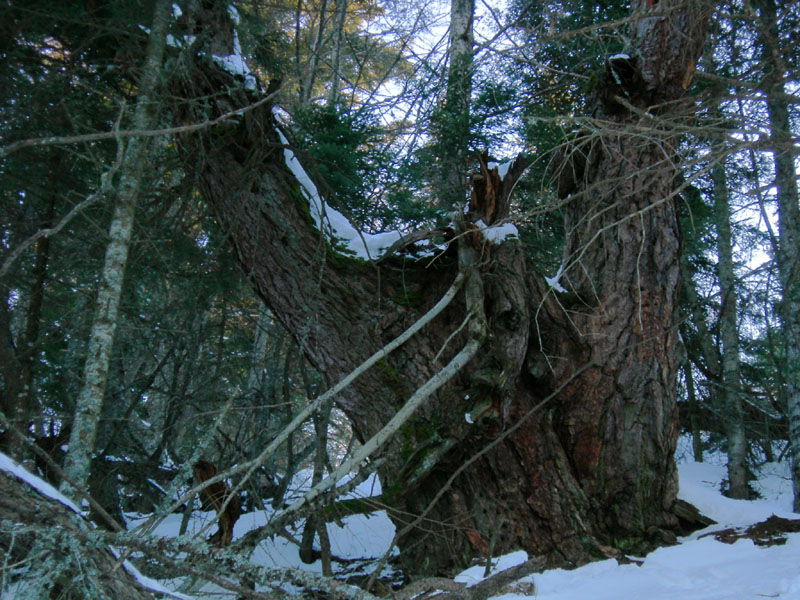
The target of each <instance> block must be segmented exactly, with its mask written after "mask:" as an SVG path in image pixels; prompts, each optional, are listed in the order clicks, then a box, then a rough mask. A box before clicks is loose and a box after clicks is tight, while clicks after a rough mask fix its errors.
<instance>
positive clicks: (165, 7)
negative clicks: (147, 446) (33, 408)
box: [64, 0, 170, 487]
mask: <svg viewBox="0 0 800 600" xmlns="http://www.w3.org/2000/svg"><path fill="white" fill-rule="evenodd" d="M169 18H170V2H169V1H168V0H158V1H157V2H156V4H155V7H154V9H153V26H152V29H151V33H150V37H149V40H148V44H147V50H146V56H145V61H144V68H143V70H142V79H141V81H140V83H139V97H138V99H137V101H136V108H135V111H134V117H133V128H134V129H137V130H140V131H146V130H149V129H152V128H153V127H154V125H155V123H156V116H155V111H154V106H155V104H156V98H155V90H156V86H157V84H158V79H159V75H160V73H161V66H162V63H163V58H164V47H165V40H166V33H167V25H168V24H169ZM149 147H150V140H149V138H138V137H134V138H131V140H130V142H128V147H127V148H126V150H125V158H124V160H123V164H122V168H121V169H120V182H119V189H118V192H117V195H116V203H115V205H114V214H113V216H112V219H111V224H110V226H109V231H108V237H109V242H108V246H107V247H106V254H105V259H104V263H103V270H102V274H101V277H100V285H99V289H98V292H97V304H96V306H95V315H94V320H93V324H92V329H91V332H90V334H89V350H88V354H87V356H86V363H85V365H84V371H83V386H82V388H81V391H80V393H79V395H78V399H77V402H76V407H75V414H74V417H73V423H72V432H71V434H70V440H69V450H68V451H67V456H66V460H65V464H64V471H65V473H66V474H67V476H68V477H69V478H70V479H72V480H73V481H74V482H75V484H76V485H78V486H80V487H85V486H86V484H87V481H88V478H89V464H90V462H91V456H92V452H93V450H94V445H95V440H96V438H97V426H98V422H99V419H100V414H101V411H102V408H103V398H104V396H105V391H106V383H107V380H108V368H109V364H110V361H111V351H112V349H113V345H114V333H115V331H116V328H117V320H118V319H117V316H118V312H119V301H120V296H121V294H122V285H123V281H124V279H125V267H126V264H127V262H128V250H129V247H130V242H131V236H132V233H133V223H134V215H135V213H136V203H137V200H138V197H139V186H140V184H141V180H142V173H143V170H144V165H145V161H146V158H147V154H148V148H149Z"/></svg>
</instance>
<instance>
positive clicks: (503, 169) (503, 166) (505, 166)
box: [486, 160, 514, 181]
mask: <svg viewBox="0 0 800 600" xmlns="http://www.w3.org/2000/svg"><path fill="white" fill-rule="evenodd" d="M513 162H514V161H513V160H507V161H506V162H504V163H496V162H490V163H487V164H486V168H487V169H489V170H492V169H497V175H498V177H500V181H503V178H504V177H505V176H506V175H507V174H508V170H509V169H510V168H511V164H512V163H513Z"/></svg>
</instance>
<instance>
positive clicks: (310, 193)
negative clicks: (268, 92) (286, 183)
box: [275, 127, 403, 260]
mask: <svg viewBox="0 0 800 600" xmlns="http://www.w3.org/2000/svg"><path fill="white" fill-rule="evenodd" d="M275 130H276V131H277V132H278V137H279V138H280V141H281V144H283V145H284V150H283V155H284V159H285V160H286V166H287V167H289V170H290V171H291V172H292V174H293V175H294V176H295V179H297V182H298V183H299V184H300V189H301V191H302V193H303V196H305V198H306V200H308V207H309V209H310V210H311V216H312V218H313V219H314V223H315V224H316V226H317V228H318V229H319V230H320V231H322V232H323V233H324V234H325V236H326V237H327V238H328V240H330V241H331V243H332V244H338V245H343V246H344V248H345V251H346V252H347V253H349V254H353V255H355V256H356V257H357V258H361V259H363V260H375V259H377V258H380V256H381V255H382V254H383V253H384V252H385V251H386V250H387V249H388V248H389V247H391V246H392V245H394V244H395V243H396V242H398V241H400V240H402V238H403V235H402V234H401V233H400V232H399V231H387V232H385V233H362V232H360V231H358V230H357V229H356V228H355V227H353V225H352V223H350V221H349V220H348V219H347V217H345V216H344V215H343V214H342V213H340V212H339V211H338V210H336V209H334V208H332V207H330V206H328V205H327V204H325V201H324V200H323V199H322V196H321V195H320V193H319V191H318V190H317V186H316V185H314V182H313V181H312V180H311V177H309V176H308V173H306V171H305V169H303V166H302V165H301V164H300V161H299V160H298V159H297V157H296V156H295V154H294V152H292V150H291V149H290V148H289V140H287V139H286V136H285V135H283V132H281V130H280V129H279V128H277V127H276V128H275Z"/></svg>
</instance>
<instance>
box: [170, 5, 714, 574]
mask: <svg viewBox="0 0 800 600" xmlns="http://www.w3.org/2000/svg"><path fill="white" fill-rule="evenodd" d="M635 4H636V6H637V13H641V15H642V17H643V18H642V19H641V20H639V21H637V22H636V23H635V24H634V29H635V31H634V35H633V38H634V40H635V43H636V44H637V46H638V48H639V49H640V51H641V58H639V59H617V63H616V67H617V68H618V69H620V70H625V71H626V73H627V74H628V76H626V77H625V78H624V79H623V83H622V84H619V83H617V81H618V80H620V77H618V76H617V77H615V76H614V74H613V73H611V72H610V71H609V72H608V73H607V77H606V78H605V79H604V80H603V81H602V82H601V86H600V87H601V91H602V92H604V93H601V94H600V95H598V98H597V101H596V105H597V106H596V111H595V112H596V114H600V115H601V116H603V118H604V119H605V121H604V123H605V125H606V129H605V130H603V133H602V134H601V135H598V136H596V137H594V138H593V139H591V140H585V142H581V143H580V145H579V146H578V147H577V150H576V151H575V152H571V151H566V152H564V153H563V155H564V157H565V161H566V162H565V165H564V168H563V169H562V172H564V173H566V172H569V173H570V174H572V177H571V178H569V179H571V180H570V181H569V182H566V181H564V182H562V183H565V185H566V188H569V193H571V194H572V197H571V199H570V201H569V203H568V210H567V213H568V214H567V233H568V243H567V248H566V255H565V261H566V269H565V272H564V279H563V280H562V283H563V285H565V286H566V287H568V288H570V289H569V290H568V292H567V293H566V294H561V295H559V296H558V297H556V294H555V291H554V290H553V289H552V288H548V287H547V286H546V284H545V282H544V280H543V279H542V278H541V277H540V276H538V275H537V274H536V273H535V271H534V269H533V267H532V265H531V264H530V261H529V259H528V258H527V256H526V255H525V253H524V249H523V248H522V247H521V246H520V244H519V243H518V242H515V241H506V242H505V243H502V244H500V245H489V244H485V243H484V245H483V246H482V247H480V251H481V252H483V258H484V262H483V264H484V266H483V267H482V278H483V281H484V297H483V301H484V304H485V312H486V317H487V321H488V328H489V335H488V336H487V338H486V341H485V342H484V343H483V346H482V348H481V350H480V352H479V354H478V356H477V357H476V358H475V359H474V360H472V361H471V362H470V363H469V365H468V366H467V368H465V369H463V370H462V371H461V372H460V373H459V374H458V375H457V376H456V377H454V378H453V379H452V380H451V381H450V382H449V383H448V384H447V385H445V386H444V387H442V388H441V389H440V390H439V391H438V392H436V393H435V394H434V396H433V397H431V398H430V399H429V401H428V402H427V403H425V404H424V405H423V406H422V407H421V408H420V409H419V410H418V412H417V413H416V414H415V415H414V417H413V419H412V420H411V421H410V422H409V423H407V424H406V425H405V426H404V427H403V428H402V429H401V431H400V433H399V435H398V436H396V438H395V439H394V440H393V441H392V442H391V443H390V444H389V446H388V447H387V448H385V449H384V451H383V457H384V459H385V462H384V463H383V467H382V472H381V475H382V477H383V480H384V492H385V499H388V500H389V501H390V502H391V504H392V506H393V507H395V508H396V509H397V512H396V513H394V512H393V513H392V516H393V518H394V519H395V521H396V523H397V524H398V525H399V526H400V527H402V526H403V525H404V524H406V523H407V522H408V519H409V517H408V515H420V514H422V513H425V519H424V521H423V522H422V523H421V524H420V526H419V527H415V528H413V529H411V531H410V532H409V533H407V534H406V535H405V536H404V537H403V538H402V539H400V542H399V543H400V546H401V549H402V550H404V552H403V553H402V555H401V556H402V558H403V560H405V564H406V566H407V567H408V570H409V571H410V572H411V573H415V574H422V573H443V572H447V571H448V570H449V569H451V568H452V567H454V566H456V565H460V564H463V563H464V562H465V561H466V560H467V559H468V558H470V557H474V556H476V555H482V554H485V553H486V552H487V550H488V548H489V545H490V542H493V544H494V548H495V552H499V551H502V550H506V549H510V548H524V549H526V550H528V551H529V552H530V553H533V554H537V555H547V556H549V557H550V558H551V559H552V561H553V562H554V563H563V562H572V563H578V562H583V561H585V560H588V559H590V558H592V557H598V556H604V555H607V554H608V553H609V552H612V550H610V549H609V548H608V546H611V545H616V546H617V547H618V548H620V549H622V550H625V551H635V552H643V551H646V550H647V549H648V548H651V547H653V546H654V545H656V544H659V543H663V542H664V541H668V540H671V539H674V537H673V535H672V534H671V532H670V530H672V529H674V527H675V525H676V522H677V521H676V518H675V517H674V515H673V514H672V512H671V508H672V505H673V502H674V500H675V496H676V492H677V477H676V470H675V465H674V462H673V451H674V447H675V442H676V436H677V432H678V428H677V421H676V418H677V414H676V408H675V407H676V405H675V385H676V384H675V380H676V373H677V369H678V362H679V357H678V353H677V352H676V339H677V332H676V330H675V327H676V290H677V286H678V281H679V270H678V265H679V257H678V250H679V248H678V232H677V226H678V225H677V218H676V215H675V209H674V201H673V197H672V192H673V190H674V181H675V166H674V165H675V162H676V161H675V160H674V158H675V156H674V154H675V140H674V139H673V137H672V136H671V135H670V134H669V131H668V128H667V129H666V130H665V128H663V127H661V128H660V129H658V130H657V128H656V127H653V128H652V133H650V132H649V131H650V130H649V128H650V126H651V125H652V124H653V123H652V120H651V119H653V117H651V116H650V115H647V114H640V113H638V112H637V111H639V110H641V111H645V110H647V109H648V108H649V107H651V106H653V105H655V104H660V103H662V102H666V103H668V104H666V105H664V106H663V107H662V108H661V109H659V110H657V109H651V111H652V112H654V113H655V112H657V114H658V117H657V118H658V119H660V123H661V124H663V123H668V122H669V120H670V119H671V118H672V117H673V116H674V114H673V111H676V110H678V108H679V107H680V105H679V104H669V103H671V102H673V101H676V100H678V99H679V98H680V97H681V96H682V95H683V91H684V87H685V85H686V83H687V77H688V76H689V75H690V73H691V70H692V69H693V65H694V60H695V58H696V57H697V55H698V53H699V50H700V46H701V44H702V42H703V39H704V32H705V20H706V13H705V11H704V10H702V9H700V8H698V4H697V3H691V5H690V6H678V5H679V3H678V2H675V1H670V2H667V1H662V2H660V3H658V4H657V5H655V6H654V7H650V6H649V5H650V4H652V2H638V3H635ZM656 8H657V9H659V10H660V9H667V10H668V11H669V12H668V13H667V14H668V16H666V17H665V16H661V14H660V13H657V12H655V9H656ZM610 68H611V67H609V69H610ZM197 69H198V70H196V71H194V73H195V76H193V77H191V78H189V77H186V78H184V79H182V80H181V81H180V82H176V83H175V89H174V92H175V93H177V94H179V95H180V96H183V97H186V98H190V99H191V98H196V97H200V96H204V97H206V98H211V97H214V96H213V94H212V92H217V93H218V90H220V89H224V87H225V86H226V85H227V86H230V85H231V79H230V78H229V76H228V75H227V74H225V73H222V72H220V71H219V70H215V69H214V68H213V67H210V66H209V65H206V66H205V67H203V66H201V65H200V63H198V65H197ZM199 69H202V73H201V72H200V71H199ZM615 95H618V96H620V97H621V98H627V101H624V100H623V101H619V100H615V99H614V96H615ZM248 100H249V99H248V98H247V96H246V93H245V92H244V91H239V92H236V91H232V92H229V95H228V97H227V99H225V102H224V104H221V105H220V106H219V110H220V112H223V111H225V110H227V109H226V107H230V106H231V104H232V105H233V106H244V105H245V104H247V103H248ZM621 102H622V103H621ZM624 102H628V103H630V105H632V107H631V106H630V105H628V106H626V105H625V104H624ZM198 105H201V103H198ZM191 107H192V103H191V102H187V103H185V104H184V111H185V112H184V113H183V114H182V115H181V118H183V119H186V120H189V121H197V120H201V119H202V118H205V116H204V115H201V114H200V113H199V112H198V113H193V112H192V108H191ZM685 108H686V106H683V107H682V109H685ZM275 127H276V124H275V120H274V117H273V114H272V112H271V108H270V107H269V106H268V105H266V104H264V105H261V106H259V107H257V108H255V109H253V110H250V111H248V112H247V113H245V114H244V115H243V117H242V118H241V120H240V121H239V122H236V123H230V126H229V128H228V129H227V130H225V131H222V132H220V131H215V132H213V133H212V132H206V133H202V134H199V135H198V134H191V135H186V136H185V137H184V138H183V139H182V141H181V147H182V154H183V160H184V168H186V169H187V170H188V171H189V172H190V173H197V175H198V181H199V184H200V188H201V192H202V194H203V197H204V198H205V199H206V201H207V202H208V203H209V205H210V207H211V208H212V209H213V210H214V212H215V214H216V216H217V218H218V220H219V221H220V223H221V225H222V226H223V228H224V229H225V230H226V231H228V232H229V233H230V239H231V241H232V244H233V247H234V249H235V252H236V255H237V258H238V260H239V262H240V264H241V267H242V269H243V270H244V272H245V273H246V274H247V276H248V277H249V278H250V280H251V282H252V284H253V286H254V287H255V289H256V290H257V292H258V293H259V295H260V296H261V297H262V298H263V299H264V301H265V302H266V303H267V304H268V305H269V306H270V308H271V309H272V310H273V311H274V313H275V314H276V315H277V316H278V318H279V319H280V320H281V321H282V322H283V324H284V325H285V326H286V327H287V328H288V329H289V330H290V331H292V332H293V333H294V335H295V336H296V338H297V339H298V341H299V343H300V344H301V345H302V348H303V349H304V351H305V353H306V354H307V356H308V357H309V359H310V360H311V362H312V363H313V364H314V366H315V367H316V368H317V369H319V370H320V372H321V373H323V375H324V376H325V377H326V378H327V380H328V381H329V382H335V381H337V380H339V379H341V378H342V377H343V376H344V375H346V374H347V373H348V372H349V371H350V370H351V369H353V367H355V366H356V365H357V364H359V363H360V362H361V361H362V360H363V359H364V358H366V357H367V356H369V355H370V354H372V353H373V352H374V351H375V350H376V349H378V348H380V347H382V346H383V345H384V344H385V343H387V342H388V341H389V340H391V339H393V338H394V337H395V336H396V335H398V334H399V333H400V332H401V331H403V330H404V329H405V328H406V327H408V326H409V325H410V324H411V323H413V322H414V321H416V319H417V318H418V317H419V316H420V315H422V314H423V313H424V312H425V311H426V310H427V309H429V308H430V307H431V306H432V305H433V304H434V303H435V302H436V301H437V300H438V299H439V298H440V297H441V296H442V294H443V293H444V292H445V290H446V289H447V288H448V286H449V285H450V283H451V282H452V281H453V279H454V278H455V276H456V273H457V271H458V269H459V260H458V257H457V256H456V251H455V249H452V250H449V251H447V252H445V253H444V254H443V255H441V256H440V257H439V258H437V259H436V260H435V261H433V262H432V264H431V262H430V261H429V260H426V261H420V262H414V261H410V260H408V259H407V258H406V257H390V258H387V259H385V260H383V261H381V262H380V263H378V264H368V263H365V262H363V261H360V260H357V259H354V258H349V257H345V256H343V255H341V254H340V253H338V252H337V251H336V250H335V249H334V248H332V247H331V246H330V245H329V244H328V242H327V241H326V240H325V239H323V237H322V236H321V234H320V233H319V231H318V230H317V229H316V228H315V227H314V224H313V221H312V219H311V218H310V217H309V214H308V211H309V209H308V203H307V201H306V200H305V199H304V198H303V196H302V194H301V193H300V190H299V185H298V182H297V181H296V179H295V177H294V176H293V175H292V174H291V173H290V172H289V170H288V169H287V168H286V165H285V161H284V150H283V148H282V146H281V144H280V141H279V138H278V135H277V133H276V130H275ZM642 127H644V128H647V131H648V135H647V136H642V135H641V131H642ZM629 128H635V129H637V130H638V131H639V135H636V136H634V135H631V134H629V133H628V129H629ZM579 155H581V156H582V158H580V159H579V158H578V156H579ZM566 188H565V187H563V186H562V188H561V189H562V191H564V190H565V189H566ZM565 195H566V192H565ZM500 201H502V198H500ZM493 214H494V215H497V214H503V210H502V207H499V208H497V209H496V210H495V211H494V212H493ZM484 217H485V218H484V220H486V218H490V217H491V215H484ZM466 304H467V302H466V299H465V297H464V295H463V294H462V295H460V296H459V297H457V299H456V302H453V303H452V304H451V306H449V307H448V308H447V309H446V310H445V311H444V312H443V313H442V314H441V315H439V316H438V317H437V318H436V320H434V321H433V322H432V323H430V324H429V325H427V326H426V328H425V329H423V331H422V332H421V333H420V334H418V335H417V336H415V337H414V338H412V339H411V340H410V341H408V342H407V343H406V344H405V345H403V346H402V347H401V348H399V349H398V350H397V351H396V352H394V353H393V354H392V355H390V356H389V357H388V358H387V359H385V360H383V361H381V362H380V363H379V365H378V366H377V367H376V368H374V369H373V370H371V371H369V372H367V373H366V374H365V375H363V376H362V377H360V378H359V379H358V380H357V381H356V383H355V384H354V385H353V386H352V387H351V388H350V389H348V390H346V391H345V392H343V393H342V394H341V395H340V396H339V397H338V398H337V402H338V404H339V406H340V407H341V408H342V409H343V410H344V411H345V412H346V413H347V415H348V416H349V418H350V419H351V420H352V423H353V426H354V428H355V429H356V431H357V432H358V434H359V436H360V437H361V438H362V439H363V438H367V437H370V436H371V435H373V434H374V433H375V432H377V431H378V430H379V429H380V428H381V427H382V426H383V425H384V424H385V423H386V422H387V421H389V419H390V418H391V417H392V416H393V415H394V414H395V412H396V411H397V410H398V408H399V407H400V406H402V404H403V403H404V401H405V400H406V399H407V398H408V397H409V396H410V395H411V394H412V393H413V392H414V390H415V389H417V388H418V387H419V386H420V385H421V384H422V383H424V382H425V381H427V380H428V379H429V378H430V377H431V376H432V375H434V374H435V373H436V372H437V371H438V370H440V369H441V368H442V367H443V366H444V365H445V364H447V362H448V361H449V360H450V359H451V358H452V357H453V356H454V355H455V354H456V353H457V352H458V351H459V350H460V349H461V348H462V347H463V346H464V344H465V343H466V340H467V336H468V333H467V332H466V329H467V328H464V330H465V331H463V332H459V333H456V334H455V335H454V336H453V338H452V339H449V338H450V337H451V335H453V332H455V331H456V330H457V329H458V328H459V327H460V325H461V324H462V322H463V321H464V318H465V316H466V311H467V307H466ZM442 348H446V349H445V350H444V351H443V352H441V356H439V354H440V349H442ZM547 398H550V399H549V401H548V402H547V403H545V404H544V406H543V407H542V408H541V409H540V410H534V408H535V407H537V406H538V405H539V404H540V403H541V402H542V401H543V400H545V399H547ZM466 413H469V415H470V417H469V418H468V419H467V418H465V414H466ZM489 444H493V445H492V447H491V448H490V449H489V450H488V451H486V452H485V453H483V454H482V455H481V456H479V457H476V454H477V453H478V452H479V451H480V450H481V449H483V448H486V447H487V446H488V445H489ZM451 479H452V481H450V480H451ZM434 501H435V504H434V505H431V503H432V502H434Z"/></svg>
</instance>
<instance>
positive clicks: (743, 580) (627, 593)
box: [457, 456, 800, 600]
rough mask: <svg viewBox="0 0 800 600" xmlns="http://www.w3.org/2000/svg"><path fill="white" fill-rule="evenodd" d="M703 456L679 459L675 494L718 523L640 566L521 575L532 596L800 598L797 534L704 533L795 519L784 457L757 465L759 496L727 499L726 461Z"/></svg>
mask: <svg viewBox="0 0 800 600" xmlns="http://www.w3.org/2000/svg"><path fill="white" fill-rule="evenodd" d="M710 458H711V460H712V462H704V463H695V462H690V461H686V462H683V463H681V464H679V466H678V472H679V476H680V493H679V497H680V498H682V499H684V500H686V501H688V502H690V503H692V504H694V505H695V506H696V507H697V508H698V509H699V510H700V512H702V513H703V514H705V515H706V516H709V517H711V518H712V519H714V520H715V521H717V522H718V524H717V525H711V526H710V527H708V528H706V529H704V530H701V531H697V532H695V533H693V534H691V535H690V536H687V537H686V538H683V539H681V540H680V542H681V543H680V544H679V545H677V546H670V547H666V548H660V549H658V550H656V551H654V552H652V553H651V554H649V555H647V556H646V557H645V558H644V559H643V563H642V565H641V566H638V565H636V564H628V565H620V564H618V563H617V561H615V560H606V561H601V562H596V563H592V564H589V565H586V566H585V567H581V568H580V569H575V570H572V571H565V570H561V569H556V570H552V571H547V572H545V573H542V574H538V575H534V576H532V577H529V578H526V579H527V580H532V581H533V582H534V584H535V586H536V599H537V600H585V599H587V598H591V599H592V600H620V599H628V598H647V600H674V599H675V598H680V599H681V600H728V599H743V600H744V599H746V598H747V599H749V598H754V599H755V598H786V599H794V600H797V599H800V570H798V568H797V566H798V564H800V534H787V538H788V540H787V542H786V544H785V545H782V546H781V545H775V546H771V547H759V546H756V545H755V544H753V542H752V541H751V540H749V539H742V540H738V541H737V542H736V543H734V544H725V543H722V542H719V541H717V540H716V539H715V538H714V537H713V536H711V535H705V536H704V534H708V533H710V532H714V531H720V530H723V529H727V528H729V527H742V528H746V527H748V526H750V525H753V524H755V523H757V522H760V521H763V520H765V519H767V518H768V517H770V516H771V515H773V514H775V515H778V516H780V517H785V518H794V519H797V518H800V515H798V514H795V513H792V512H791V504H792V495H791V478H790V473H789V465H788V463H786V462H784V463H772V464H767V465H765V466H764V467H762V468H761V469H760V472H759V475H760V477H759V480H758V483H757V485H756V487H757V488H758V490H759V492H760V493H761V494H762V495H763V496H764V497H763V498H762V499H760V500H752V501H747V500H732V499H730V498H725V497H724V496H722V495H721V494H720V492H719V490H720V485H721V482H722V480H723V479H724V478H726V476H727V474H726V468H725V465H724V461H722V460H718V457H714V456H712V457H710ZM703 536H704V537H703ZM469 572H471V571H465V573H469ZM463 575H464V574H462V575H461V576H463ZM461 576H459V577H461ZM457 580H458V579H457ZM498 598H502V600H522V599H523V598H527V597H525V596H519V595H516V594H505V595H503V596H499V597H498Z"/></svg>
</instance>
